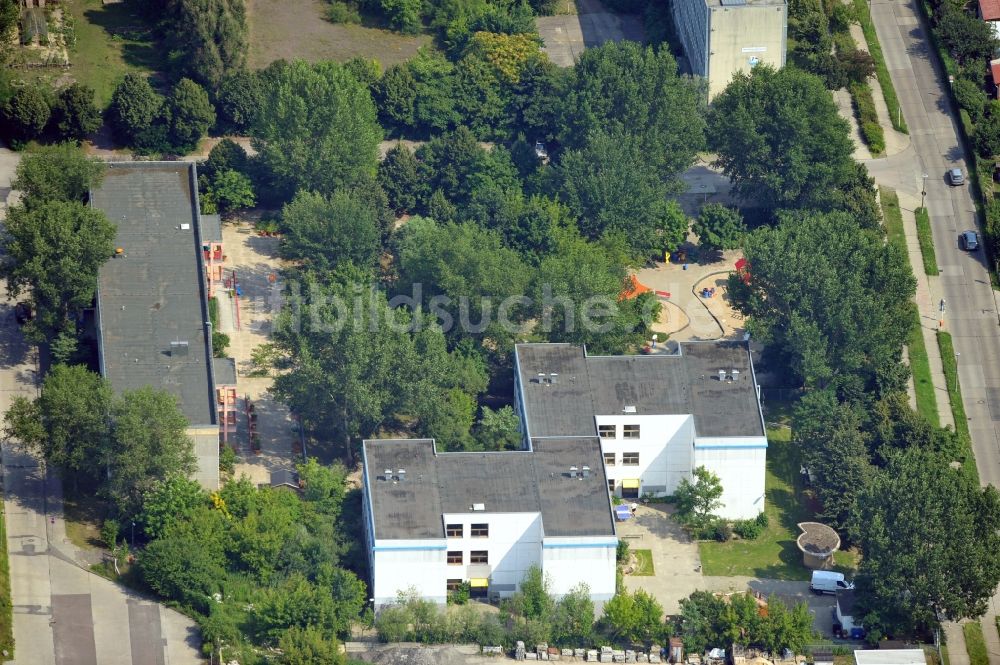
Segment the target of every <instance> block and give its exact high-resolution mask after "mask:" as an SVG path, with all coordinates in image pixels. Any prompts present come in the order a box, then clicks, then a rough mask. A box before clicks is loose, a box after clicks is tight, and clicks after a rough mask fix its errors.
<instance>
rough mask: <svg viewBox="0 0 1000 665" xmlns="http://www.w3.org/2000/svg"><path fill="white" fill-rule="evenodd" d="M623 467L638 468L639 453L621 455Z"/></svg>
mask: <svg viewBox="0 0 1000 665" xmlns="http://www.w3.org/2000/svg"><path fill="white" fill-rule="evenodd" d="M622 465H623V466H639V453H622Z"/></svg>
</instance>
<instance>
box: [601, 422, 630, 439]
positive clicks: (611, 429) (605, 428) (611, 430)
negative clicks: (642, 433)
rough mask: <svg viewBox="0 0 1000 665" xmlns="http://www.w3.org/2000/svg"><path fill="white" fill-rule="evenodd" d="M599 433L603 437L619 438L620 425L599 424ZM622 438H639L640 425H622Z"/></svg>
mask: <svg viewBox="0 0 1000 665" xmlns="http://www.w3.org/2000/svg"><path fill="white" fill-rule="evenodd" d="M597 435H598V436H600V437H601V438H602V439H617V438H618V425H598V426H597ZM622 438H623V439H638V438H639V426H638V425H622Z"/></svg>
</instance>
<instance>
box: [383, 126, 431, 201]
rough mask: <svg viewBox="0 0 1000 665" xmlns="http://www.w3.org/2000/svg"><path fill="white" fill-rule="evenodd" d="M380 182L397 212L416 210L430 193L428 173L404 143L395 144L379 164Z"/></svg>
mask: <svg viewBox="0 0 1000 665" xmlns="http://www.w3.org/2000/svg"><path fill="white" fill-rule="evenodd" d="M378 182H379V184H381V185H382V189H384V190H385V193H386V196H388V197H389V206H390V207H391V208H392V209H393V210H394V211H395V212H396V213H397V214H402V213H407V212H413V211H415V210H416V209H417V206H419V205H421V204H423V202H424V201H425V200H426V198H427V195H428V191H427V174H426V173H424V172H423V168H422V165H421V163H420V162H419V161H418V160H417V158H416V157H415V156H414V154H413V151H411V150H410V149H409V148H407V147H406V146H405V145H403V144H402V143H400V144H399V145H396V146H393V147H392V148H391V149H390V150H389V152H387V153H386V155H385V159H384V160H382V162H381V163H380V164H379V166H378Z"/></svg>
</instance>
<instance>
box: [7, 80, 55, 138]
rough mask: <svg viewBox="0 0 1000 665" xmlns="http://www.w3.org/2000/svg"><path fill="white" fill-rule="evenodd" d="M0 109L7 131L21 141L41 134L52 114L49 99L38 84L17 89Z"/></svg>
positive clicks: (11, 136)
mask: <svg viewBox="0 0 1000 665" xmlns="http://www.w3.org/2000/svg"><path fill="white" fill-rule="evenodd" d="M0 110H2V114H0V117H2V119H3V121H4V126H5V133H6V134H7V135H8V136H10V138H11V139H12V140H14V141H16V142H19V143H24V142H26V141H30V140H32V139H36V138H38V137H39V136H41V135H42V132H43V131H44V130H45V126H46V125H47V124H48V122H49V118H50V117H51V115H52V110H51V109H50V108H49V100H48V99H47V98H46V96H45V93H44V92H43V91H42V89H41V88H39V87H38V86H36V85H26V86H24V87H22V88H19V89H17V90H16V91H15V92H14V94H13V95H12V96H11V97H10V99H8V100H7V103H6V104H5V105H4V106H3V108H2V109H0Z"/></svg>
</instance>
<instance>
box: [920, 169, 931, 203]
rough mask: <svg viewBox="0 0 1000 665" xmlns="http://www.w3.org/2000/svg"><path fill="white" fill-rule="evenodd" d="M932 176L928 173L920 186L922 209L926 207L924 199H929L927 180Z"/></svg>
mask: <svg viewBox="0 0 1000 665" xmlns="http://www.w3.org/2000/svg"><path fill="white" fill-rule="evenodd" d="M929 177H930V176H929V175H927V174H926V173H925V174H924V175H923V183H922V184H921V186H920V207H921V208H923V207H924V199H926V198H927V178H929Z"/></svg>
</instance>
